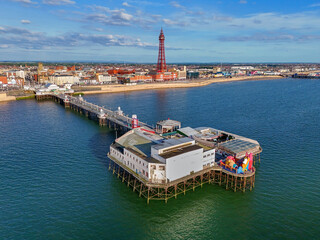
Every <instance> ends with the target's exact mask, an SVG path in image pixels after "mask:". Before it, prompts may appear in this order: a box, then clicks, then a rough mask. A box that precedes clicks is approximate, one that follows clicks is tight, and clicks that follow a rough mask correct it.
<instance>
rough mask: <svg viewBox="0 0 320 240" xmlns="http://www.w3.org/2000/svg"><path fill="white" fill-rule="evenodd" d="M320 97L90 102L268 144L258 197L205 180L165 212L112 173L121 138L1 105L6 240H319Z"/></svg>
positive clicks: (1, 227) (166, 94) (279, 88)
mask: <svg viewBox="0 0 320 240" xmlns="http://www.w3.org/2000/svg"><path fill="white" fill-rule="evenodd" d="M319 93H320V81H319V80H310V79H291V78H287V79H280V80H268V81H243V82H229V83H221V84H219V83H215V84H211V85H208V86H203V87H197V88H180V89H161V90H147V91H136V92H124V93H113V94H99V95H85V96H84V98H85V99H86V100H87V101H89V102H93V103H96V104H99V105H102V106H105V107H107V108H110V109H113V110H116V109H117V108H118V107H119V106H120V107H121V109H122V110H123V111H124V112H125V113H126V114H128V115H129V116H130V115H132V114H136V115H137V116H138V119H139V120H141V121H144V122H147V123H148V124H150V125H155V124H156V122H157V121H159V120H164V119H168V118H170V119H174V120H178V121H181V122H182V126H183V127H187V126H190V127H199V126H208V127H213V128H217V129H221V130H225V131H228V132H232V133H235V134H238V135H242V136H245V137H248V138H252V139H255V140H257V141H259V143H260V144H261V147H262V148H263V152H262V154H261V163H260V164H258V163H257V164H256V168H257V173H256V183H255V188H254V189H253V191H251V192H250V191H246V192H245V193H242V192H236V193H235V192H233V191H230V190H229V191H228V190H225V189H224V188H223V187H220V186H218V185H211V184H210V185H209V184H206V185H204V186H203V187H202V188H197V189H196V190H195V191H194V192H192V191H189V192H187V193H186V195H178V198H177V199H170V200H169V201H168V203H167V204H166V203H165V202H164V201H151V202H150V204H147V201H146V199H144V198H139V195H138V194H137V193H136V192H133V191H132V188H130V187H127V185H126V184H124V183H122V182H121V181H120V180H119V179H118V178H117V177H116V176H114V175H112V172H110V171H108V163H109V160H108V158H107V156H106V155H107V153H108V151H109V146H110V144H111V143H112V142H113V141H114V139H115V137H116V135H117V134H118V133H116V132H115V131H113V130H110V129H108V128H107V127H99V125H98V124H97V123H96V122H94V121H91V120H89V119H87V118H86V117H84V116H83V115H79V114H77V113H75V112H73V111H71V110H65V109H64V108H63V106H61V105H59V104H57V103H55V102H53V101H49V100H48V101H41V102H37V101H36V100H33V99H31V100H21V101H14V102H5V103H0V239H17V240H21V239H31V240H34V239H267V240H269V239H319V238H320V94H319Z"/></svg>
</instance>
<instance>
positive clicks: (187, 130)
mask: <svg viewBox="0 0 320 240" xmlns="http://www.w3.org/2000/svg"><path fill="white" fill-rule="evenodd" d="M177 131H178V132H179V133H182V134H183V135H185V136H187V137H190V136H193V135H196V134H198V133H199V132H198V131H196V130H195V129H193V128H191V127H184V128H180V129H178V130H177Z"/></svg>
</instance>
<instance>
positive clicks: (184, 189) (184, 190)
mask: <svg viewBox="0 0 320 240" xmlns="http://www.w3.org/2000/svg"><path fill="white" fill-rule="evenodd" d="M183 194H184V195H186V181H184V182H183Z"/></svg>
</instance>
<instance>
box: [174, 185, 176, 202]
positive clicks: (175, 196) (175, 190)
mask: <svg viewBox="0 0 320 240" xmlns="http://www.w3.org/2000/svg"><path fill="white" fill-rule="evenodd" d="M174 198H175V199H177V184H176V185H174Z"/></svg>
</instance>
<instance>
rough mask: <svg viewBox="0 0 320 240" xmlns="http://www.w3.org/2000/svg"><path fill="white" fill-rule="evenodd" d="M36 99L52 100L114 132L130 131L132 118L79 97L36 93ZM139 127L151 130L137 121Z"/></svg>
mask: <svg viewBox="0 0 320 240" xmlns="http://www.w3.org/2000/svg"><path fill="white" fill-rule="evenodd" d="M36 99H37V100H38V101H41V100H48V99H50V100H54V101H55V102H58V103H60V104H61V105H63V106H64V107H65V108H70V109H72V110H74V111H76V112H79V113H80V114H83V115H85V116H86V117H88V118H89V119H92V120H95V121H97V122H98V123H99V125H100V126H108V127H109V128H113V129H115V130H120V131H123V132H127V131H129V130H131V129H132V124H131V123H132V118H130V117H128V116H126V115H124V114H123V113H122V112H118V111H112V110H110V109H107V108H105V107H102V106H99V105H96V104H93V103H90V102H87V101H86V100H85V99H83V98H82V97H81V95H79V96H78V97H74V96H71V95H68V94H63V93H61V94H57V93H48V92H37V93H36ZM138 125H139V126H141V127H146V128H149V129H153V127H152V126H150V125H148V124H147V123H144V122H141V121H139V123H138Z"/></svg>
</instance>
